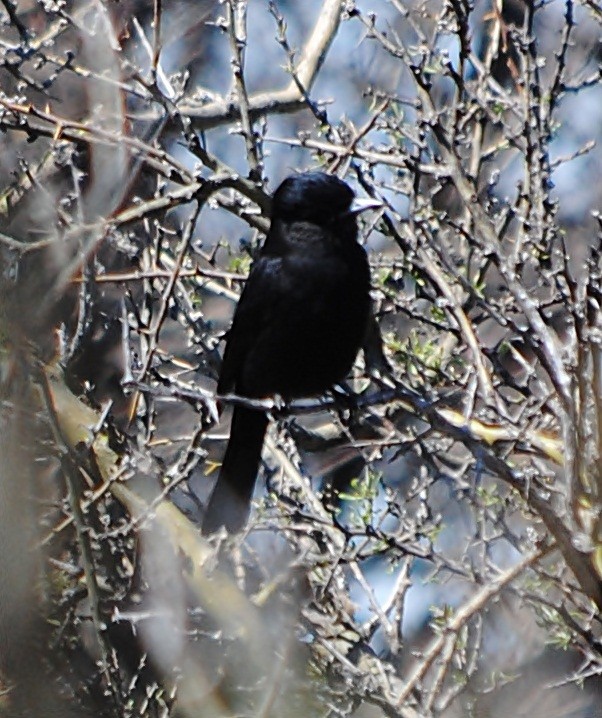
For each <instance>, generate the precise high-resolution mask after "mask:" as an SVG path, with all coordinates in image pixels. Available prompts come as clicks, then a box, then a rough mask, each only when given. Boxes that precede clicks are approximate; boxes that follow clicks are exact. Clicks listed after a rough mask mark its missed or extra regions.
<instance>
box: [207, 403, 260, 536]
mask: <svg viewBox="0 0 602 718" xmlns="http://www.w3.org/2000/svg"><path fill="white" fill-rule="evenodd" d="M267 426H268V417H267V415H266V414H265V413H263V412H261V411H256V410H254V409H248V408H246V407H244V406H237V407H235V408H234V413H233V414H232V428H231V430H230V440H229V441H228V447H227V449H226V454H225V456H224V461H223V463H222V467H221V469H220V472H219V477H218V479H217V483H216V484H215V487H214V489H213V493H212V494H211V498H210V499H209V503H208V505H207V508H206V510H205V516H204V518H203V527H202V531H203V534H204V535H205V536H207V535H209V534H212V533H215V532H216V531H217V530H218V529H219V528H220V527H221V526H225V527H226V531H228V533H236V532H237V531H240V530H241V529H242V528H243V526H244V525H245V524H246V522H247V519H248V518H249V512H250V509H251V499H252V498H253V489H254V487H255V480H256V478H257V472H258V470H259V461H260V459H261V449H262V447H263V438H264V436H265V432H266V429H267Z"/></svg>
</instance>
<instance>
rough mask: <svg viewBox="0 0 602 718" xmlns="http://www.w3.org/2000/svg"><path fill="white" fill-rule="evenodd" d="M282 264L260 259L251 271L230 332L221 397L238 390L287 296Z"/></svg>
mask: <svg viewBox="0 0 602 718" xmlns="http://www.w3.org/2000/svg"><path fill="white" fill-rule="evenodd" d="M281 264H282V260H281V259H280V258H278V257H259V258H258V259H257V260H255V262H254V264H253V267H252V268H251V272H250V273H249V277H248V279H247V281H246V284H245V286H244V289H243V291H242V294H241V295H240V299H239V301H238V306H237V307H236V312H235V313H234V319H233V321H232V326H231V328H230V331H229V332H228V336H227V343H226V349H225V352H224V361H223V363H222V370H221V372H220V377H219V382H218V385H217V393H218V394H227V393H230V392H235V391H236V390H237V386H236V384H237V381H238V379H239V377H240V375H241V370H242V366H243V363H244V361H245V357H246V356H247V355H248V354H249V352H250V351H251V350H252V348H253V345H254V343H255V342H256V341H257V339H258V337H259V336H260V334H261V333H262V332H263V331H265V328H266V327H267V326H269V325H270V323H271V317H272V316H273V315H274V313H275V311H276V307H277V306H278V304H279V302H280V300H281V298H283V297H284V296H285V294H286V292H285V289H286V288H285V287H284V284H283V282H282V272H281V271H280V270H281Z"/></svg>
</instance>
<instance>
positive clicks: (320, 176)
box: [272, 172, 381, 227]
mask: <svg viewBox="0 0 602 718" xmlns="http://www.w3.org/2000/svg"><path fill="white" fill-rule="evenodd" d="M379 206H381V204H380V203H379V202H377V201H374V200H358V199H356V198H355V194H354V192H353V190H352V189H351V187H349V185H348V184H347V183H345V182H343V180H340V179H339V178H338V177H335V176H333V175H327V174H324V173H323V172H304V173H302V174H297V175H291V176H290V177H287V178H286V179H285V180H284V182H282V184H281V185H280V186H279V187H278V189H277V190H276V191H275V192H274V198H273V204H272V219H275V220H282V221H284V222H287V221H288V222H290V221H295V222H311V223H312V224H317V225H319V226H323V227H325V226H328V225H330V224H331V223H332V222H334V221H337V220H340V219H343V218H346V217H350V216H354V215H356V214H358V213H359V212H364V211H365V210H367V209H375V208H377V207H379Z"/></svg>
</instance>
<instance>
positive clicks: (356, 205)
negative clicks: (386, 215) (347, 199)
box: [348, 197, 384, 214]
mask: <svg viewBox="0 0 602 718" xmlns="http://www.w3.org/2000/svg"><path fill="white" fill-rule="evenodd" d="M382 207H384V204H383V203H382V202H381V201H380V200H378V199H373V198H372V197H367V198H366V199H362V198H360V197H356V198H355V199H354V200H353V202H352V203H351V207H349V211H348V214H360V212H366V211H367V210H369V209H381V208H382Z"/></svg>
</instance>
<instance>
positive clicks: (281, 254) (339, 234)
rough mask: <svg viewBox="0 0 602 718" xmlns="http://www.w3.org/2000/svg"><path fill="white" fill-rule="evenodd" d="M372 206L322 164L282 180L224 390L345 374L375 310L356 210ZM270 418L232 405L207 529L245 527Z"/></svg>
mask: <svg viewBox="0 0 602 718" xmlns="http://www.w3.org/2000/svg"><path fill="white" fill-rule="evenodd" d="M376 206H379V203H376V202H374V201H372V200H355V201H354V193H353V191H352V190H351V188H350V187H349V186H348V185H347V184H346V183H345V182H343V181H342V180H340V179H338V178H337V177H333V176H330V175H326V174H323V173H321V172H307V173H304V174H298V175H293V176H292V177H288V178H287V179H285V180H284V182H282V184H281V185H280V186H279V187H278V189H277V190H276V191H275V193H274V198H273V204H272V222H271V226H270V230H269V232H268V234H267V237H266V240H265V243H264V245H263V247H262V248H261V251H260V253H259V255H258V257H257V259H256V260H255V262H254V263H253V266H252V268H251V271H250V273H249V278H248V279H247V282H246V285H245V287H244V289H243V292H242V294H241V297H240V301H239V302H238V307H237V309H236V312H235V314H234V320H233V323H232V328H231V329H230V331H229V333H228V337H227V345H226V350H225V353H224V361H223V365H222V370H221V375H220V378H219V382H218V385H217V393H218V394H220V395H225V394H229V393H235V394H238V395H239V396H243V397H249V398H252V399H261V398H266V397H269V396H273V395H279V396H281V397H282V398H284V399H285V400H290V399H295V398H301V397H309V396H315V395H319V394H322V393H323V392H325V391H326V390H327V389H329V388H330V387H332V385H333V384H336V383H337V382H339V381H342V380H343V379H344V378H345V376H346V375H347V374H348V372H349V370H350V369H351V366H352V364H353V362H354V360H355V357H356V354H357V352H358V350H359V349H360V347H361V345H362V341H363V339H364V335H365V332H366V327H367V324H368V318H369V315H370V294H369V293H370V269H369V265H368V258H367V256H366V252H365V251H364V249H363V248H362V247H361V246H360V245H359V244H358V242H357V222H356V215H357V214H358V213H359V212H362V211H364V210H365V209H370V208H374V207H376ZM267 425H268V416H267V414H266V413H265V412H262V411H257V410H254V409H251V408H247V407H243V406H236V407H235V408H234V413H233V416H232V427H231V432H230V440H229V442H228V447H227V449H226V454H225V457H224V461H223V463H222V467H221V470H220V474H219V478H218V480H217V484H216V485H215V488H214V490H213V494H212V495H211V498H210V500H209V504H208V506H207V509H206V512H205V517H204V521H203V533H204V534H211V533H214V532H215V531H217V530H218V529H219V528H220V527H221V526H225V527H226V529H227V531H229V532H230V533H234V532H236V531H239V530H240V529H241V528H242V527H243V526H244V525H245V523H246V521H247V518H248V516H249V510H250V504H251V498H252V495H253V488H254V486H255V479H256V477H257V472H258V469H259V462H260V459H261V449H262V446H263V439H264V435H265V431H266V429H267Z"/></svg>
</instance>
